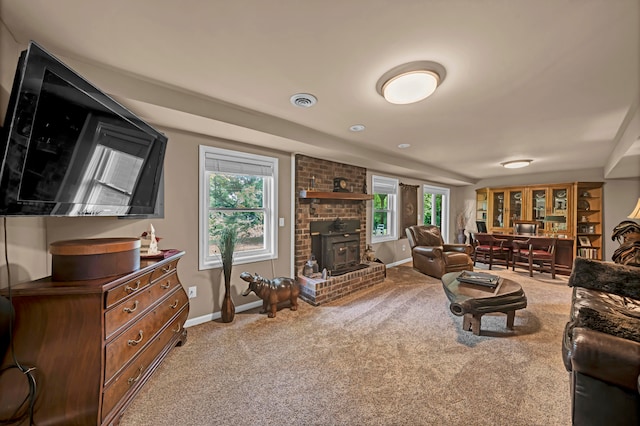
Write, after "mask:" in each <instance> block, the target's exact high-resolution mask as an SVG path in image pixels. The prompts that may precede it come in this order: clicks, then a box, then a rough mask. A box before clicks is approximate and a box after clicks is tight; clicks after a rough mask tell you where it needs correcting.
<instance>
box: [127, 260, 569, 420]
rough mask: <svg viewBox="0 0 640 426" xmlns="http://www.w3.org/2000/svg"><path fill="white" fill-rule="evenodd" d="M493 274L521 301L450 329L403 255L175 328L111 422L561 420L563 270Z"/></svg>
mask: <svg viewBox="0 0 640 426" xmlns="http://www.w3.org/2000/svg"><path fill="white" fill-rule="evenodd" d="M493 272H494V273H496V274H498V275H501V276H504V277H508V278H511V279H514V280H517V281H518V282H519V283H521V284H522V286H523V288H524V290H525V293H526V295H527V299H528V307H527V308H526V309H524V310H519V311H517V313H516V319H515V328H514V330H508V329H506V328H505V323H506V316H505V315H504V314H490V315H485V316H484V317H483V318H482V335H481V336H475V335H473V334H472V333H471V332H467V331H462V329H461V325H462V318H461V317H457V316H454V315H453V314H452V313H451V312H450V311H449V303H448V300H447V298H446V297H445V295H444V292H443V290H442V284H441V282H440V280H438V279H435V278H431V277H427V276H425V275H422V274H420V273H418V272H416V271H414V270H413V269H412V268H411V266H406V265H405V266H399V267H395V268H390V269H389V270H388V272H387V273H388V277H387V279H386V280H385V282H384V283H382V284H379V285H377V286H375V287H373V288H370V289H366V290H362V291H360V292H358V293H356V294H353V295H350V296H348V297H346V298H343V299H341V300H338V301H335V302H332V303H330V304H327V305H321V306H319V307H313V306H311V305H309V304H306V303H305V302H302V301H301V303H300V309H299V310H298V311H297V312H293V311H290V310H289V309H288V308H284V309H282V310H280V311H278V314H277V317H276V318H275V319H268V318H267V317H266V315H264V314H259V313H258V312H257V309H256V310H252V311H247V312H243V313H239V314H237V315H236V318H235V320H234V322H233V323H231V324H223V323H221V322H217V321H213V322H210V323H207V324H202V325H198V326H195V327H191V328H189V329H188V333H189V337H188V342H187V344H186V345H185V346H184V347H177V348H175V349H174V350H173V351H172V352H171V353H170V354H169V356H168V357H167V359H166V361H165V362H164V363H163V365H162V366H161V367H160V368H159V369H158V371H157V372H156V373H155V374H154V376H153V377H152V378H151V379H150V381H149V382H148V383H147V384H146V386H145V387H144V388H143V389H142V391H141V393H140V394H139V395H138V397H137V398H136V399H135V400H134V401H133V403H132V404H131V405H130V406H129V408H128V409H127V411H126V412H125V415H124V416H123V418H122V423H121V424H122V425H124V426H129V425H223V424H228V425H285V424H291V425H527V426H530V425H545V426H547V425H569V424H570V423H571V421H570V395H569V376H568V373H567V372H566V371H565V369H564V366H563V364H562V357H561V349H560V348H561V339H562V337H561V336H562V329H563V327H564V324H565V323H566V321H567V318H568V314H569V302H570V298H571V289H570V288H569V287H568V286H567V277H562V276H557V279H556V280H552V279H551V278H550V276H549V275H548V274H535V275H534V279H531V278H529V276H528V273H527V272H525V271H522V272H518V271H517V270H516V272H511V271H505V269H504V267H500V266H498V267H494V271H493Z"/></svg>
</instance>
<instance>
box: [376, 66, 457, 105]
mask: <svg viewBox="0 0 640 426" xmlns="http://www.w3.org/2000/svg"><path fill="white" fill-rule="evenodd" d="M445 75H446V70H445V69H444V67H443V66H442V65H440V64H438V63H436V62H431V61H416V62H410V63H408V64H403V65H400V66H397V67H395V68H393V69H391V70H389V71H387V72H386V73H384V74H383V75H382V77H380V79H379V80H378V83H377V84H376V89H377V90H378V93H380V94H381V95H382V96H383V97H384V98H385V99H386V100H387V101H388V102H390V103H392V104H411V103H414V102H418V101H421V100H423V99H425V98H427V97H429V96H431V95H432V94H433V92H435V90H436V88H437V87H438V86H439V85H440V84H441V83H442V81H443V80H444V77H445Z"/></svg>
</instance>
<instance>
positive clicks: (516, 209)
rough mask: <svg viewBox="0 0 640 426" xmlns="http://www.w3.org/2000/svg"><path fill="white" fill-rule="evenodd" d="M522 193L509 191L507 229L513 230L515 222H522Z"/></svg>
mask: <svg viewBox="0 0 640 426" xmlns="http://www.w3.org/2000/svg"><path fill="white" fill-rule="evenodd" d="M522 201H523V200H522V191H520V190H518V191H509V217H508V222H507V223H506V227H507V228H513V226H514V222H515V221H516V220H522Z"/></svg>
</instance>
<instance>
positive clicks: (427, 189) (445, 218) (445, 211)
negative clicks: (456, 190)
mask: <svg viewBox="0 0 640 426" xmlns="http://www.w3.org/2000/svg"><path fill="white" fill-rule="evenodd" d="M427 193H428V194H438V195H442V197H443V200H442V225H441V226H440V234H441V235H442V239H443V240H444V242H445V243H448V242H449V201H450V198H451V197H450V194H451V190H450V189H449V188H443V187H440V186H432V185H423V186H422V199H423V205H424V194H427ZM421 217H422V221H424V212H423V213H422V216H421Z"/></svg>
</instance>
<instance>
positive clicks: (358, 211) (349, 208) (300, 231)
mask: <svg viewBox="0 0 640 426" xmlns="http://www.w3.org/2000/svg"><path fill="white" fill-rule="evenodd" d="M295 176H296V177H295V185H296V197H295V203H296V214H295V224H296V225H295V238H294V239H295V248H294V252H295V269H294V270H295V274H296V276H298V275H302V268H303V266H304V263H305V262H306V261H307V260H308V259H309V258H310V257H311V235H310V232H309V223H310V222H312V221H316V220H335V219H336V218H338V217H339V218H341V219H358V220H360V229H361V232H360V254H361V255H363V254H364V251H365V245H366V223H367V208H366V207H367V206H366V203H367V202H366V201H359V200H318V201H317V203H314V206H313V207H314V208H313V209H310V207H311V200H308V199H302V200H301V199H300V198H299V197H298V194H299V193H300V191H301V190H303V189H310V188H309V186H310V181H311V178H312V177H315V188H314V190H315V191H323V192H332V191H333V178H334V177H342V178H345V179H346V180H347V182H348V185H347V189H351V186H353V192H357V193H362V192H363V186H364V185H365V184H366V179H367V169H365V168H362V167H356V166H352V165H349V164H342V163H336V162H333V161H327V160H321V159H318V158H313V157H307V156H305V155H300V154H299V155H296V161H295Z"/></svg>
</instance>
